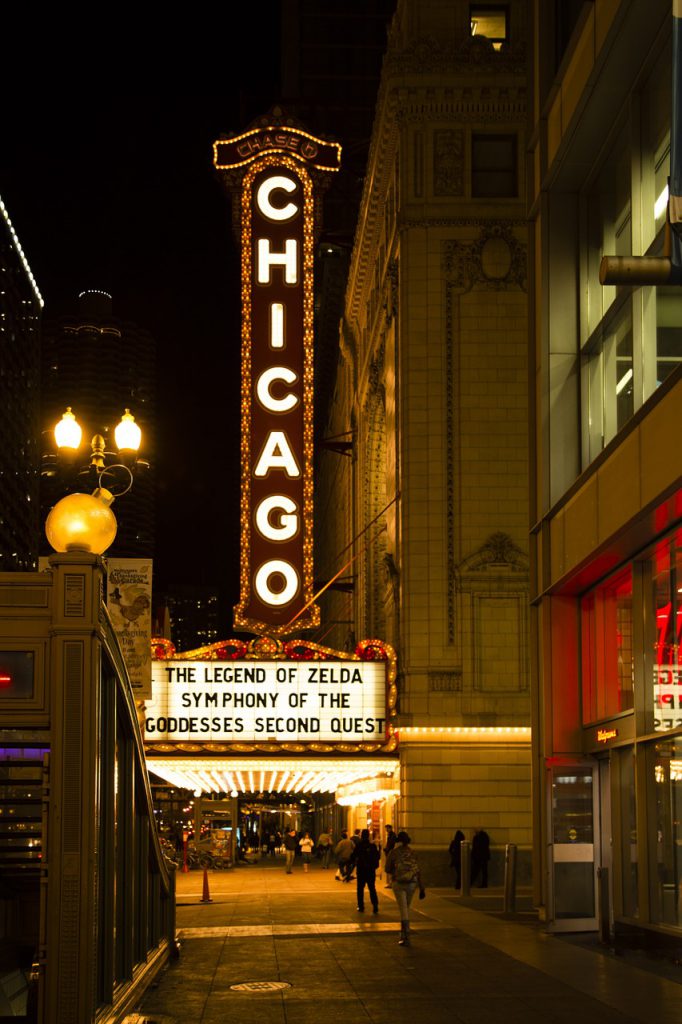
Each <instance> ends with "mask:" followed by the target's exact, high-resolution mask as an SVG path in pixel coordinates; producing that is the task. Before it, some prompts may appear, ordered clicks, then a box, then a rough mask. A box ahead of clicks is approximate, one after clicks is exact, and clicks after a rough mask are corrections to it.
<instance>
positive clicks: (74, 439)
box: [54, 405, 83, 451]
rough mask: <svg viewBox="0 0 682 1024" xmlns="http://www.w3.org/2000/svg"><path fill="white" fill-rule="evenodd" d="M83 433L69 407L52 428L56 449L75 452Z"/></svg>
mask: <svg viewBox="0 0 682 1024" xmlns="http://www.w3.org/2000/svg"><path fill="white" fill-rule="evenodd" d="M82 434H83V431H82V430H81V428H80V424H79V422H78V420H77V419H76V417H75V416H74V414H73V413H72V412H71V406H70V405H69V406H68V407H67V410H66V412H65V413H64V414H63V415H62V418H61V419H60V421H59V423H58V424H57V426H56V427H55V428H54V437H55V441H56V442H57V447H58V448H70V449H72V450H74V451H75V450H76V449H77V448H79V447H80V443H81V436H82Z"/></svg>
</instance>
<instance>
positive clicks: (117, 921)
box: [0, 554, 177, 1024]
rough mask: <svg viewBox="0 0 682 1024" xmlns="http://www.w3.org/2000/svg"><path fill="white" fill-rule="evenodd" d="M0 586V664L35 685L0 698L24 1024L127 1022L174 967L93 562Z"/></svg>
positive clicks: (129, 703) (124, 682)
mask: <svg viewBox="0 0 682 1024" xmlns="http://www.w3.org/2000/svg"><path fill="white" fill-rule="evenodd" d="M50 564H51V567H52V572H51V573H41V574H39V573H30V574H28V573H11V574H10V573H3V574H0V656H2V654H3V652H8V651H11V652H13V657H15V658H16V654H17V652H18V653H19V654H20V655H21V656H22V657H23V656H25V657H26V659H27V664H29V665H30V666H32V667H31V677H30V679H29V682H30V685H28V684H27V683H26V681H24V683H23V684H22V687H23V688H21V687H20V688H19V689H17V691H16V693H13V692H12V690H11V686H13V685H14V683H13V682H11V683H10V689H7V688H5V690H4V692H3V694H2V697H3V700H2V702H0V741H1V742H0V809H1V810H2V814H1V815H0V932H1V933H2V934H1V935H0V937H1V938H2V939H3V945H4V948H5V949H11V950H12V951H13V957H14V959H13V961H12V963H11V964H10V966H11V967H12V968H13V969H16V972H17V974H16V979H15V982H16V984H15V988H16V991H17V1005H16V1008H15V1011H14V1012H15V1013H18V1014H19V1015H20V1016H23V1017H24V1019H26V1020H27V1021H29V1022H32V1024H57V1022H60V1024H63V1022H65V1021H69V1024H91V1022H93V1021H95V1020H96V1021H97V1022H98V1024H118V1022H119V1021H121V1020H122V1019H123V1017H124V1016H125V1015H126V1014H127V1013H128V1012H130V1010H131V1009H132V1008H133V1007H134V1005H135V1004H136V1003H137V1002H138V1001H139V999H140V998H141V995H142V993H143V991H144V989H145V988H146V987H147V985H148V984H149V983H150V982H151V981H152V980H153V978H154V977H155V975H156V974H157V972H158V971H159V970H160V969H161V968H162V967H163V966H164V964H165V963H166V962H167V961H168V959H169V957H171V956H174V955H176V953H177V944H176V939H175V875H174V871H173V870H169V867H170V866H169V864H168V863H167V862H166V859H165V857H164V854H163V852H162V849H161V846H160V843H159V837H158V833H157V829H156V824H155V820H154V808H153V804H152V795H151V789H150V784H149V777H148V774H147V770H146V765H145V758H144V750H143V746H142V739H141V735H140V729H139V724H138V717H137V710H136V707H135V699H134V694H133V691H132V688H131V684H130V680H129V677H128V673H127V670H126V667H125V663H124V660H123V656H122V654H121V649H120V647H119V644H118V641H117V639H116V636H115V633H114V631H113V628H112V625H111V622H110V620H109V617H108V614H107V611H106V608H105V606H104V604H103V602H102V592H103V579H104V573H103V566H102V562H101V560H100V559H99V558H97V557H96V556H93V555H87V554H67V555H59V556H55V557H54V558H53V559H51V562H50Z"/></svg>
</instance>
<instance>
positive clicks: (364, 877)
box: [351, 828, 380, 914]
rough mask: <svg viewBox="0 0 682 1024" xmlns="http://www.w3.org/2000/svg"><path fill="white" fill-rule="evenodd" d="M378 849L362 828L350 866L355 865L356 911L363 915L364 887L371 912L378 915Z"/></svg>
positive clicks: (365, 829) (367, 832) (366, 830)
mask: <svg viewBox="0 0 682 1024" xmlns="http://www.w3.org/2000/svg"><path fill="white" fill-rule="evenodd" d="M379 857H380V854H379V849H378V847H377V846H376V845H375V844H374V843H373V842H372V841H371V840H370V838H369V829H367V828H363V830H362V832H361V833H360V841H359V842H358V843H357V844H356V846H355V849H354V850H353V855H352V857H351V864H353V865H355V871H356V873H357V883H356V884H357V893H358V910H359V911H360V913H361V914H362V913H364V910H365V886H367V891H368V892H369V898H370V902H371V904H372V910H373V912H374V913H375V914H378V913H379V899H378V897H377V888H376V873H377V868H378V867H379Z"/></svg>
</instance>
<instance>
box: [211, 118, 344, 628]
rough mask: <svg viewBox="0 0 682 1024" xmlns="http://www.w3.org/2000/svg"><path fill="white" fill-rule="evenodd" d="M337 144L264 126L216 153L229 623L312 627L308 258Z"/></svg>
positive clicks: (218, 146) (315, 615) (221, 144)
mask: <svg viewBox="0 0 682 1024" xmlns="http://www.w3.org/2000/svg"><path fill="white" fill-rule="evenodd" d="M340 153H341V147H340V146H339V145H338V143H330V142H325V141H324V140H322V139H317V138H315V137H313V136H311V135H309V134H308V133H307V132H304V131H302V130H300V129H299V128H296V127H292V126H291V125H284V124H280V123H277V121H276V120H275V121H273V120H271V121H268V122H264V123H263V125H262V127H256V128H253V129H252V130H250V131H248V132H245V133H244V134H242V135H239V136H237V137H234V138H230V139H226V140H219V141H218V142H216V143H215V144H214V159H215V165H216V167H217V168H218V170H220V171H221V172H222V173H223V177H224V178H225V180H226V182H227V184H228V187H230V189H231V190H232V191H233V195H234V202H235V222H236V224H237V225H238V228H239V232H240V236H241V294H242V338H241V361H242V362H241V365H242V386H241V542H240V543H241V571H240V594H239V603H238V604H237V605H236V607H235V610H234V625H235V628H237V629H240V628H241V629H247V630H251V631H253V632H256V633H262V634H267V635H269V636H285V635H287V634H288V633H291V632H293V631H294V630H296V631H298V630H301V629H306V628H311V627H314V626H317V625H318V624H319V608H318V607H317V605H315V604H314V603H313V479H312V473H313V255H314V237H315V210H316V206H318V205H319V204H317V203H316V199H317V198H318V193H319V192H321V190H322V189H323V188H324V185H325V181H326V179H327V178H328V175H329V174H330V173H331V172H333V171H337V170H338V169H339V164H340Z"/></svg>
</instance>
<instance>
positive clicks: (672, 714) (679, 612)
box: [647, 530, 682, 732]
mask: <svg viewBox="0 0 682 1024" xmlns="http://www.w3.org/2000/svg"><path fill="white" fill-rule="evenodd" d="M650 567H651V586H652V595H653V606H652V607H651V612H652V615H651V620H652V621H651V623H650V628H649V630H648V637H649V648H650V650H649V657H648V658H647V662H648V664H649V665H650V667H651V670H652V676H653V678H652V685H653V727H654V729H655V730H656V732H666V731H668V730H670V729H676V728H678V727H680V726H682V672H681V670H680V637H681V635H682V530H677V531H676V533H675V534H674V535H673V536H672V537H670V538H667V539H666V540H664V541H661V542H660V543H659V544H658V545H657V546H656V549H655V551H654V553H653V556H652V558H651V561H650ZM649 724H651V723H649Z"/></svg>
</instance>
